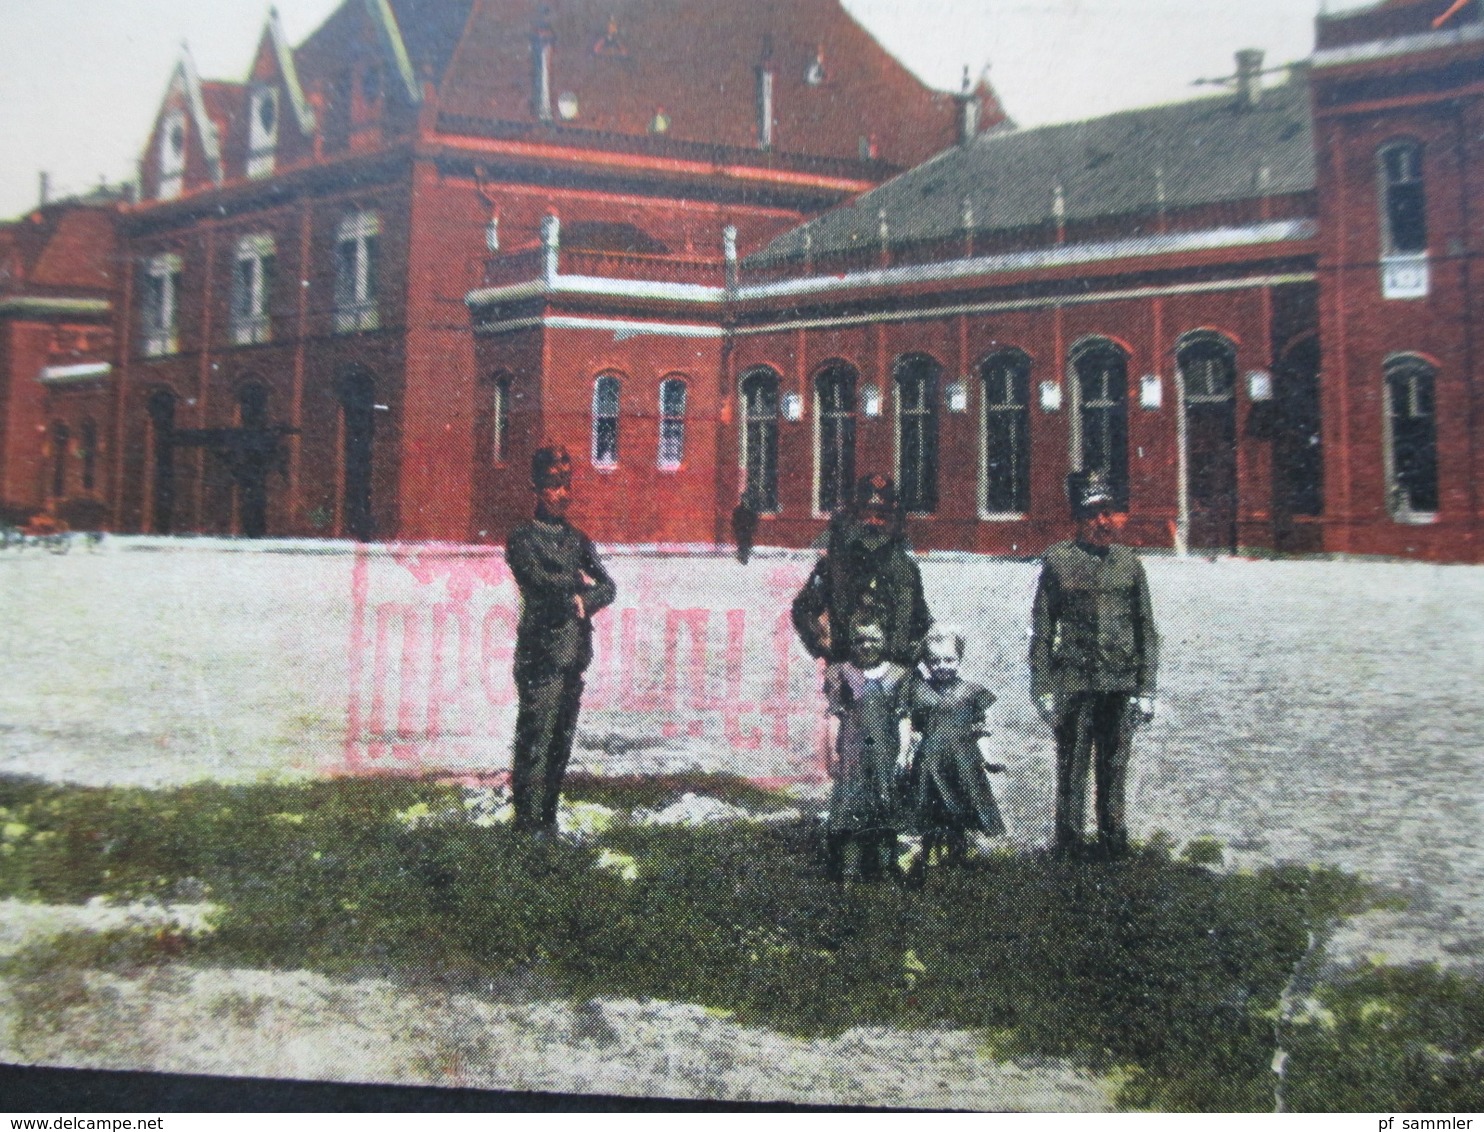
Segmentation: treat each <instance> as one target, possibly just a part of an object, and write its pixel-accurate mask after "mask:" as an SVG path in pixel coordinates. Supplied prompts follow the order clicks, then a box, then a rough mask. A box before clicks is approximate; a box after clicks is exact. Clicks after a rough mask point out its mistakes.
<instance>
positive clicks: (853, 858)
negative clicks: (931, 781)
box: [824, 614, 909, 881]
mask: <svg viewBox="0 0 1484 1132" xmlns="http://www.w3.org/2000/svg"><path fill="white" fill-rule="evenodd" d="M885 652H886V632H885V630H884V629H883V628H882V627H881V624H880V622H879V621H878V620H877V619H875V618H874V617H872V616H870V615H869V614H863V615H857V616H856V617H855V618H853V619H852V621H851V624H850V660H848V661H846V662H844V663H841V664H832V665H830V666H829V668H827V669H826V670H825V678H824V694H825V697H826V698H827V699H828V701H829V709H828V710H829V714H830V717H831V721H830V722H831V726H830V732H831V734H830V740H831V742H830V748H831V750H832V751H833V752H834V759H833V762H832V765H831V767H830V772H831V774H832V775H833V777H834V779H835V788H834V791H833V792H832V793H831V795H830V813H829V822H828V824H827V826H826V833H827V835H828V838H829V856H830V865H831V871H832V872H836V873H837V874H838V875H839V876H840V878H841V879H842V880H846V881H853V880H857V879H859V878H860V877H862V876H882V875H890V874H891V873H893V872H894V871H895V867H896V854H897V824H898V822H899V820H900V817H901V800H900V797H899V795H898V792H897V784H896V766H897V759H898V756H899V755H900V754H901V752H902V751H903V750H904V749H905V748H904V742H905V740H906V738H907V735H908V731H907V720H906V714H907V710H906V698H905V695H906V691H907V686H908V683H909V673H908V671H907V670H906V669H905V668H903V667H901V666H900V665H897V664H892V663H891V662H889V661H887V660H885V659H884V656H885Z"/></svg>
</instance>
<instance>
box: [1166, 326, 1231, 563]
mask: <svg viewBox="0 0 1484 1132" xmlns="http://www.w3.org/2000/svg"><path fill="white" fill-rule="evenodd" d="M1176 360H1177V362H1178V364H1179V367H1180V383H1181V401H1182V411H1183V412H1184V414H1185V453H1186V462H1185V486H1186V499H1187V506H1188V512H1187V513H1188V521H1187V530H1186V545H1187V546H1189V547H1190V548H1191V549H1192V550H1220V551H1226V552H1234V551H1235V550H1236V549H1237V398H1236V391H1237V353H1236V349H1235V348H1234V347H1233V346H1232V344H1231V343H1230V342H1228V341H1227V340H1226V339H1224V338H1221V337H1219V336H1217V335H1214V334H1212V335H1201V336H1199V337H1195V338H1190V339H1187V340H1186V342H1185V344H1184V345H1183V346H1181V348H1180V350H1179V353H1178V354H1177V357H1176Z"/></svg>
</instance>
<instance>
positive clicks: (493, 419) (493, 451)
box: [486, 373, 510, 466]
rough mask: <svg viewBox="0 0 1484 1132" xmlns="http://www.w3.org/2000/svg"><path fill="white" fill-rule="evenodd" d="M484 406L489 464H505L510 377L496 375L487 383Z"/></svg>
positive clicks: (501, 374) (507, 375)
mask: <svg viewBox="0 0 1484 1132" xmlns="http://www.w3.org/2000/svg"><path fill="white" fill-rule="evenodd" d="M486 404H487V405H488V407H489V438H490V449H489V451H490V463H491V464H494V465H497V466H498V465H500V464H503V463H504V462H505V457H506V455H507V453H506V451H505V448H506V445H507V444H509V442H510V440H509V438H510V375H509V374H505V373H498V374H496V375H495V376H494V378H493V379H492V380H491V381H490V383H489V394H488V400H487V402H486Z"/></svg>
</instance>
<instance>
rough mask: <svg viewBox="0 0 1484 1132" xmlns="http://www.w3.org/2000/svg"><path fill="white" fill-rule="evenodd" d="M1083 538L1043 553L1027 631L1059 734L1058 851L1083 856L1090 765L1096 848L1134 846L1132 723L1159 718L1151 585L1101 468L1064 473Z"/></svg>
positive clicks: (1037, 685) (1038, 695) (1038, 690)
mask: <svg viewBox="0 0 1484 1132" xmlns="http://www.w3.org/2000/svg"><path fill="white" fill-rule="evenodd" d="M1067 487H1068V494H1069V495H1070V497H1071V502H1072V513H1073V517H1074V518H1075V519H1076V521H1077V537H1076V540H1075V541H1073V542H1062V543H1057V544H1056V545H1055V546H1053V547H1051V549H1049V550H1048V551H1047V552H1046V557H1045V559H1044V561H1043V565H1042V567H1041V580H1040V584H1039V586H1038V587H1037V589H1036V601H1035V609H1034V615H1033V616H1034V627H1033V630H1032V636H1031V653H1030V664H1031V696H1032V698H1033V699H1034V700H1035V703H1036V708H1037V710H1038V711H1039V712H1040V713H1041V716H1042V718H1044V719H1045V720H1046V722H1047V723H1049V724H1050V725H1051V727H1052V728H1053V729H1054V730H1055V732H1056V840H1055V845H1054V848H1055V851H1056V853H1057V855H1058V856H1081V855H1082V854H1083V853H1084V852H1085V851H1086V849H1087V845H1086V843H1085V842H1084V840H1083V829H1084V823H1085V819H1086V796H1087V775H1088V770H1089V767H1090V768H1091V769H1092V772H1093V781H1094V786H1095V789H1096V794H1097V802H1096V808H1097V823H1098V845H1097V848H1098V850H1099V852H1100V853H1101V854H1102V855H1103V856H1107V857H1116V856H1120V855H1122V854H1124V853H1126V852H1127V850H1128V826H1127V822H1126V819H1125V814H1124V782H1125V777H1126V774H1127V771H1128V760H1129V744H1130V738H1131V736H1132V732H1133V728H1134V726H1135V725H1136V723H1138V722H1147V721H1148V720H1150V719H1152V718H1153V716H1154V683H1155V672H1156V668H1157V666H1158V662H1159V635H1158V633H1157V632H1156V631H1155V627H1154V615H1153V612H1152V608H1151V606H1150V602H1149V583H1148V580H1147V579H1146V578H1145V576H1144V567H1143V565H1142V563H1140V561H1139V559H1138V557H1137V556H1135V554H1134V552H1133V551H1132V550H1130V549H1129V548H1128V547H1126V546H1117V545H1115V544H1114V541H1113V540H1114V539H1115V538H1116V536H1117V535H1118V533H1119V531H1120V530H1121V529H1122V527H1123V523H1124V521H1125V519H1126V516H1124V515H1121V514H1117V513H1116V511H1115V507H1114V502H1113V494H1112V492H1111V491H1110V490H1109V488H1108V485H1107V484H1106V482H1104V480H1103V479H1102V478H1101V477H1100V476H1098V475H1097V474H1095V473H1094V474H1088V473H1081V472H1078V473H1073V475H1071V476H1069V477H1068V480H1067Z"/></svg>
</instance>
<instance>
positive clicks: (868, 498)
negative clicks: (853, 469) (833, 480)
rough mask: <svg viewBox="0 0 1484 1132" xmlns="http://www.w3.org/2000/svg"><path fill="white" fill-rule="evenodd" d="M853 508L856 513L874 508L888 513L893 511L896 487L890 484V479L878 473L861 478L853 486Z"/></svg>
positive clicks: (895, 503) (895, 504)
mask: <svg viewBox="0 0 1484 1132" xmlns="http://www.w3.org/2000/svg"><path fill="white" fill-rule="evenodd" d="M855 506H856V510H858V511H864V510H866V509H867V508H876V507H880V508H883V509H885V510H888V511H891V510H895V509H896V506H897V489H896V485H895V484H893V483H892V482H891V477H890V476H883V475H881V474H879V473H877V474H875V475H869V476H861V478H860V481H859V482H858V483H857V484H856V485H855Z"/></svg>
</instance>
